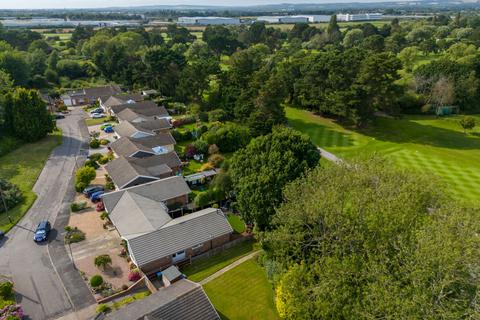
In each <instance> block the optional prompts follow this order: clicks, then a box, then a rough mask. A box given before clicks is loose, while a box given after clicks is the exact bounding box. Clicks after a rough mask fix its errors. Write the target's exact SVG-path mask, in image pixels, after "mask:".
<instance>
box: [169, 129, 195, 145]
mask: <svg viewBox="0 0 480 320" xmlns="http://www.w3.org/2000/svg"><path fill="white" fill-rule="evenodd" d="M171 133H172V136H173V138H174V139H175V141H177V142H182V141H188V140H191V139H192V133H191V132H190V131H189V130H187V131H183V132H182V131H180V130H178V129H173V130H172V131H171Z"/></svg>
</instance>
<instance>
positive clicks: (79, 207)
mask: <svg viewBox="0 0 480 320" xmlns="http://www.w3.org/2000/svg"><path fill="white" fill-rule="evenodd" d="M86 207H87V203H86V202H85V201H82V202H73V203H72V204H71V205H70V209H71V210H72V211H73V212H77V211H80V210H83V209H85V208H86Z"/></svg>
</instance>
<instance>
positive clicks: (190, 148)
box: [185, 143, 197, 158]
mask: <svg viewBox="0 0 480 320" xmlns="http://www.w3.org/2000/svg"><path fill="white" fill-rule="evenodd" d="M196 154H197V149H196V148H195V146H194V145H193V144H192V143H190V144H188V145H187V146H186V147H185V157H187V158H193V156H194V155H196Z"/></svg>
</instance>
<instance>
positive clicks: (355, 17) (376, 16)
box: [337, 13, 382, 22]
mask: <svg viewBox="0 0 480 320" xmlns="http://www.w3.org/2000/svg"><path fill="white" fill-rule="evenodd" d="M380 19H382V14H381V13H355V14H350V13H339V14H337V21H347V22H349V21H368V20H380Z"/></svg>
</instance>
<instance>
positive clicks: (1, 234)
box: [0, 230, 5, 240]
mask: <svg viewBox="0 0 480 320" xmlns="http://www.w3.org/2000/svg"><path fill="white" fill-rule="evenodd" d="M3 237H5V233H4V232H3V231H2V230H0V240H2V239H3Z"/></svg>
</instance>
